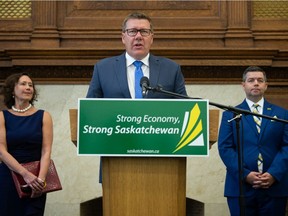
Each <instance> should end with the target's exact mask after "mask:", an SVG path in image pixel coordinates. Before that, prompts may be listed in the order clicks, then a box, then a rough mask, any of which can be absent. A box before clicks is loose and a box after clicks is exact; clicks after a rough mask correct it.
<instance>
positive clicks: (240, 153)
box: [143, 85, 288, 216]
mask: <svg viewBox="0 0 288 216" xmlns="http://www.w3.org/2000/svg"><path fill="white" fill-rule="evenodd" d="M145 88H146V92H145V94H143V97H144V96H146V95H147V91H152V92H159V93H163V94H166V95H169V96H173V97H175V98H182V99H200V100H203V98H195V97H189V96H187V95H181V94H177V93H174V92H170V91H166V90H164V89H163V87H162V86H160V85H158V86H156V87H150V86H146V87H145ZM209 105H212V106H216V107H218V108H220V109H223V110H227V111H231V112H233V113H234V114H235V117H234V118H232V119H230V120H229V121H228V122H231V121H234V120H235V121H236V131H237V147H238V152H237V153H238V179H239V180H238V181H239V206H240V216H245V208H244V207H245V196H244V181H243V158H244V155H243V146H242V145H241V144H240V121H241V117H242V115H243V114H244V115H254V116H259V117H261V118H266V119H270V120H274V121H278V122H282V123H285V124H287V123H288V121H287V120H284V119H278V118H274V117H271V116H267V115H262V114H258V113H253V112H250V111H248V110H244V109H239V108H236V107H232V106H225V105H222V104H217V103H213V102H210V101H209Z"/></svg>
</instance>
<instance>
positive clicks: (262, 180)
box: [246, 172, 275, 189]
mask: <svg viewBox="0 0 288 216" xmlns="http://www.w3.org/2000/svg"><path fill="white" fill-rule="evenodd" d="M246 182H248V183H249V184H251V185H252V187H253V188H255V189H259V188H264V189H267V188H269V187H271V185H272V184H273V183H274V182H275V178H274V177H273V176H272V175H271V174H270V173H267V172H265V173H260V172H250V173H249V174H248V176H247V177H246Z"/></svg>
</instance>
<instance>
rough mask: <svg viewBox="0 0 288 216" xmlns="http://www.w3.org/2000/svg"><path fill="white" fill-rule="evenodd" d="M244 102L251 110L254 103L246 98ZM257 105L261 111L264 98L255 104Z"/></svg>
mask: <svg viewBox="0 0 288 216" xmlns="http://www.w3.org/2000/svg"><path fill="white" fill-rule="evenodd" d="M246 102H247V104H248V106H249V107H250V108H251V107H252V106H253V105H254V104H255V102H253V101H251V100H249V99H248V98H246ZM257 104H259V106H260V107H261V108H262V109H263V106H264V98H263V97H262V98H261V100H260V101H258V102H257Z"/></svg>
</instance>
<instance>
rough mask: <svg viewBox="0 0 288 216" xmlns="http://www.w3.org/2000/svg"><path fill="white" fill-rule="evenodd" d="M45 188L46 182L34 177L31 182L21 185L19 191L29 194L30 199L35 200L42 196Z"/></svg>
mask: <svg viewBox="0 0 288 216" xmlns="http://www.w3.org/2000/svg"><path fill="white" fill-rule="evenodd" d="M45 187H46V181H45V180H42V179H41V178H39V177H36V178H34V179H33V180H32V181H31V182H29V183H27V184H26V185H23V186H22V187H21V190H22V191H23V192H27V193H30V192H31V198H36V197H39V196H41V195H42V191H43V189H44V188H45Z"/></svg>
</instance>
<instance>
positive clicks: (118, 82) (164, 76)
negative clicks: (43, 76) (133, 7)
mask: <svg viewBox="0 0 288 216" xmlns="http://www.w3.org/2000/svg"><path fill="white" fill-rule="evenodd" d="M153 36H154V30H153V24H152V21H151V18H150V17H149V16H147V15H145V14H143V13H138V12H137V13H131V14H129V15H128V16H127V17H126V18H125V19H124V21H123V24H122V43H123V44H124V46H125V49H126V50H125V52H123V53H122V54H121V55H119V56H114V57H110V58H106V59H103V60H101V61H99V62H98V63H97V64H95V66H94V71H93V76H92V80H91V82H90V85H89V89H88V93H87V96H86V97H87V98H132V99H135V98H142V97H143V94H142V93H143V92H142V89H141V86H140V80H141V77H143V76H145V77H147V78H148V79H149V80H150V81H149V80H148V81H149V83H150V85H151V86H155V87H156V86H157V85H161V86H162V87H163V89H165V90H166V91H171V92H173V93H177V94H182V95H187V93H186V88H185V83H184V77H183V74H182V72H181V68H180V65H179V64H177V63H176V62H174V61H172V60H170V59H168V58H165V57H157V56H154V55H153V54H151V53H150V47H151V45H152V43H153ZM145 97H147V98H171V96H169V95H165V94H161V93H159V92H148V93H147V95H145ZM99 181H100V183H102V172H101V166H100V179H99Z"/></svg>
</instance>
